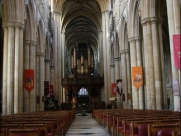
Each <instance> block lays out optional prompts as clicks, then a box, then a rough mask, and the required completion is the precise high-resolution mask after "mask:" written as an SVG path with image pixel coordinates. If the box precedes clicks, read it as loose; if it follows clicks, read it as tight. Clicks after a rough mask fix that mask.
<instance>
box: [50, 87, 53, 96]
mask: <svg viewBox="0 0 181 136" xmlns="http://www.w3.org/2000/svg"><path fill="white" fill-rule="evenodd" d="M53 95H54V89H53V85H50V97H53Z"/></svg>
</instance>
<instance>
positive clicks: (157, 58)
mask: <svg viewBox="0 0 181 136" xmlns="http://www.w3.org/2000/svg"><path fill="white" fill-rule="evenodd" d="M158 21H159V18H156V17H154V18H151V25H152V41H153V47H154V48H153V60H154V76H155V83H154V84H155V97H156V109H157V110H161V109H162V108H163V102H162V92H161V91H162V89H163V87H162V82H161V79H162V73H161V63H160V62H161V55H160V48H159V46H160V44H159V32H158Z"/></svg>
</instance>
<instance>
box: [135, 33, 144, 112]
mask: <svg viewBox="0 0 181 136" xmlns="http://www.w3.org/2000/svg"><path fill="white" fill-rule="evenodd" d="M135 40H136V58H137V66H142V57H141V44H140V40H141V38H140V37H136V38H135ZM138 96H139V109H144V101H143V97H144V96H143V86H141V87H140V88H139V89H138Z"/></svg>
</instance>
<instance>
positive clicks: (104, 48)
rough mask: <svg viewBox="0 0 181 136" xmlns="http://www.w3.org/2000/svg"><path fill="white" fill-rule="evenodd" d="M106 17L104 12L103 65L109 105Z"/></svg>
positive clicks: (105, 92) (105, 97)
mask: <svg viewBox="0 0 181 136" xmlns="http://www.w3.org/2000/svg"><path fill="white" fill-rule="evenodd" d="M106 16H107V12H103V13H102V33H103V38H102V40H103V44H102V46H103V56H104V58H103V65H104V68H103V70H104V98H103V99H104V100H103V101H105V102H106V104H108V97H109V96H108V76H107V72H108V69H107V45H106V24H105V23H106Z"/></svg>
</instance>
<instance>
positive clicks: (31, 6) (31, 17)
mask: <svg viewBox="0 0 181 136" xmlns="http://www.w3.org/2000/svg"><path fill="white" fill-rule="evenodd" d="M24 38H25V40H29V41H36V7H35V3H34V1H32V0H30V1H29V2H28V4H27V6H26V21H25V36H24Z"/></svg>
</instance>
